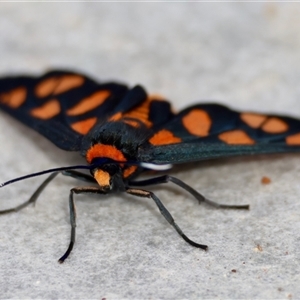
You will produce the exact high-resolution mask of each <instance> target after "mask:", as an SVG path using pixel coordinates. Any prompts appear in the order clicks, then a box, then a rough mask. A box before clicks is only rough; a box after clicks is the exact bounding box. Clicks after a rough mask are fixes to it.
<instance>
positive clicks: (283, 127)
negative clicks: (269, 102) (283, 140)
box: [261, 117, 289, 133]
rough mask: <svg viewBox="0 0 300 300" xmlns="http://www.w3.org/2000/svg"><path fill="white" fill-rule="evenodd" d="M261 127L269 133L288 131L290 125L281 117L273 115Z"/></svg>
mask: <svg viewBox="0 0 300 300" xmlns="http://www.w3.org/2000/svg"><path fill="white" fill-rule="evenodd" d="M261 129H262V130H263V131H265V132H267V133H282V132H285V131H287V130H288V129H289V126H288V124H287V123H286V122H284V121H282V120H281V119H279V118H275V117H272V118H269V119H268V120H267V121H266V123H265V124H264V125H263V126H262V128H261Z"/></svg>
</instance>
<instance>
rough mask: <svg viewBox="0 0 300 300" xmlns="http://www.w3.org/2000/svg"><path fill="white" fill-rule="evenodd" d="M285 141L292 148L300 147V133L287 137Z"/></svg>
mask: <svg viewBox="0 0 300 300" xmlns="http://www.w3.org/2000/svg"><path fill="white" fill-rule="evenodd" d="M285 141H286V143H287V144H288V145H291V146H294V145H300V133H296V134H293V135H290V136H288V137H286V139H285Z"/></svg>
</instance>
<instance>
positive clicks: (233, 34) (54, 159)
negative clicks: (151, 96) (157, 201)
mask: <svg viewBox="0 0 300 300" xmlns="http://www.w3.org/2000/svg"><path fill="white" fill-rule="evenodd" d="M0 56H1V59H0V75H1V77H3V76H7V75H12V74H20V73H22V74H35V75H40V74H42V73H44V72H45V71H47V70H49V69H68V70H77V71H79V72H83V73H85V74H88V75H90V76H92V77H93V78H94V79H96V80H99V81H111V80H115V81H119V82H123V83H126V84H128V85H130V86H133V85H135V84H137V83H139V84H142V85H143V86H144V87H145V88H146V89H147V91H148V92H150V93H159V94H162V95H164V96H165V97H166V98H167V99H169V100H170V101H171V102H172V103H173V105H174V107H175V108H176V109H181V108H183V107H185V106H186V105H190V104H192V103H196V102H201V101H213V102H219V103H223V104H226V105H228V106H230V107H232V108H235V109H237V110H251V111H260V112H270V111H272V112H274V113H277V114H288V115H293V116H298V117H300V101H299V98H300V85H299V81H300V4H299V3H275V2H274V3H269V2H265V3H224V2H220V3H187V2H185V3H173V2H164V3H151V2H148V3H122V2H119V3H85V2H80V3H75V2H74V3H71V2H70V3H49V2H48V3H43V2H42V1H41V2H39V3H22V2H19V3H0ZM0 126H1V128H2V131H1V132H2V133H1V135H0V145H1V146H0V155H1V173H2V175H1V181H4V180H7V179H10V178H12V177H16V176H20V175H21V174H27V173H30V172H35V171H38V170H42V169H46V168H51V167H55V166H62V165H68V164H70V163H72V162H74V160H75V158H77V156H76V155H73V154H68V153H64V152H62V151H61V150H59V149H57V148H55V147H54V146H52V144H51V143H50V142H48V141H46V140H44V139H43V138H41V137H40V136H39V135H38V134H36V133H35V132H33V131H31V130H29V129H27V128H25V127H24V126H22V125H20V124H19V123H18V122H17V121H15V120H12V119H11V118H9V117H8V116H6V115H5V114H4V113H2V112H1V113H0ZM298 165H299V157H297V156H290V157H285V156H275V157H274V158H269V157H259V158H257V159H254V158H253V159H239V160H226V161H225V162H222V163H219V162H213V163H204V164H201V165H200V164H199V165H197V167H196V169H194V168H191V167H180V168H177V169H176V170H175V171H174V173H173V175H176V176H178V177H179V178H181V179H182V180H185V181H186V182H187V183H188V184H190V185H191V186H193V187H195V188H197V189H198V190H200V191H201V192H203V194H205V195H208V197H210V198H213V199H215V200H218V201H220V202H226V201H231V202H234V203H250V204H251V207H252V210H251V211H250V212H238V211H218V210H213V209H211V208H207V207H205V206H201V207H198V205H197V203H196V202H195V201H194V199H191V197H190V196H187V195H186V194H185V193H183V192H182V191H180V190H178V189H173V188H169V187H166V186H163V187H162V188H160V189H158V192H157V193H158V195H159V197H160V198H161V199H163V200H164V203H165V204H166V205H167V206H168V207H169V206H170V210H171V211H172V212H173V213H174V215H175V216H176V220H177V222H178V223H179V224H180V225H182V226H181V227H183V228H184V229H185V230H186V231H187V232H186V233H187V234H189V236H190V237H191V238H194V239H195V240H196V241H199V242H201V243H207V244H209V246H210V250H209V252H207V253H202V252H199V250H197V249H191V248H190V247H189V246H188V245H187V244H185V243H184V242H182V240H181V239H180V238H179V237H178V236H177V234H176V233H175V232H173V230H172V228H170V226H169V225H168V224H167V223H166V222H165V221H164V220H163V219H162V218H161V216H160V215H159V213H158V212H157V210H156V208H155V207H154V206H153V205H152V203H148V202H147V201H144V202H143V201H139V200H137V199H133V200H132V199H129V197H125V200H124V199H122V198H124V197H123V196H122V197H121V196H120V195H118V196H115V197H110V198H109V199H110V200H111V201H103V202H102V201H101V202H99V201H97V197H93V196H92V197H89V196H86V197H82V199H83V198H84V200H83V201H79V203H78V206H80V209H79V208H78V211H79V214H80V218H81V220H80V221H79V223H80V229H79V233H78V238H77V244H76V246H75V249H74V252H73V253H72V255H71V257H70V259H69V260H68V261H66V263H65V264H64V265H63V266H60V265H58V264H57V262H56V259H57V258H59V256H60V255H61V254H62V253H63V252H64V250H65V247H66V246H67V241H68V238H69V225H68V222H69V221H68V203H67V198H68V190H69V189H70V188H71V187H72V186H74V185H76V184H78V182H75V183H74V182H72V180H70V179H66V178H60V179H57V180H56V181H55V182H54V183H53V185H52V186H51V187H49V189H47V191H48V192H45V196H44V195H42V196H41V200H40V201H39V202H38V203H37V205H36V207H35V208H31V207H29V208H27V209H25V210H24V211H22V212H19V213H17V214H14V215H9V216H1V218H0V226H1V228H2V230H1V232H0V253H1V254H0V261H1V270H0V275H1V277H0V290H1V294H2V296H0V298H82V299H83V298H97V299H102V298H106V299H121V298H126V299H129V298H130V299H151V298H154V299H158V298H160V299H182V298H189V299H197V298H198V299H199V298H232V299H233V298H236V299H241V298H251V299H255V298H265V299H267V298H268V299H274V298H282V299H286V298H288V299H291V298H297V297H299V293H300V289H299V286H298V283H299V280H300V278H299V275H298V274H299V271H298V264H299V258H300V254H299V253H298V252H299V246H300V245H299V227H300V223H299V220H300V217H299V213H298V214H297V212H299V210H297V209H298V208H299V205H298V198H299V195H300V187H299V183H298V181H299V180H298V178H299V169H300V168H299V167H298ZM297 171H298V172H297ZM263 175H267V176H270V177H271V179H272V184H271V185H270V186H268V187H262V186H261V184H260V178H261V177H262V176H263ZM39 180H40V181H41V179H39ZM39 180H38V179H37V180H33V181H31V182H33V183H32V185H31V183H30V182H23V183H19V184H17V185H15V186H14V187H11V188H8V189H7V191H6V190H5V192H4V191H2V190H1V193H2V192H3V197H1V196H0V197H1V198H3V199H4V200H5V201H3V203H4V204H3V203H1V206H0V207H1V208H2V207H3V208H4V207H8V206H10V205H11V206H12V205H13V203H14V201H19V202H20V201H21V200H22V199H26V197H28V196H29V195H30V193H31V192H32V189H33V187H34V186H35V185H38V182H39ZM86 198H91V199H92V200H86ZM9 199H11V200H9ZM48 200H49V201H48ZM1 202H2V201H1ZM140 202H142V204H141V203H140ZM2 205H3V206H2ZM5 205H6V206H5ZM99 206H100V207H99ZM258 245H259V247H258ZM261 249H263V250H262V251H261ZM232 270H235V271H232Z"/></svg>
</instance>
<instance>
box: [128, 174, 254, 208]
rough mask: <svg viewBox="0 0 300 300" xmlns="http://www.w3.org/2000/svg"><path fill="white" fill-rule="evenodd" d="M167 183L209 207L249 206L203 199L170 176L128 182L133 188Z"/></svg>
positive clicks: (190, 188) (247, 206) (187, 186)
mask: <svg viewBox="0 0 300 300" xmlns="http://www.w3.org/2000/svg"><path fill="white" fill-rule="evenodd" d="M168 182H173V183H175V184H176V185H178V186H180V187H181V188H183V189H184V190H186V191H187V192H189V193H190V194H192V195H193V196H194V197H195V198H196V199H197V200H198V201H199V203H201V202H205V203H207V204H209V205H212V206H214V207H217V208H229V209H249V205H247V204H245V205H227V204H219V203H217V202H214V201H211V200H209V199H207V198H205V197H204V196H203V195H201V194H200V193H199V192H197V191H196V190H194V189H193V188H192V187H190V186H189V185H187V184H186V183H184V182H183V181H181V180H180V179H178V178H176V177H173V176H170V175H163V176H159V177H154V178H150V179H146V180H141V181H130V182H129V185H133V186H148V185H154V184H160V183H168Z"/></svg>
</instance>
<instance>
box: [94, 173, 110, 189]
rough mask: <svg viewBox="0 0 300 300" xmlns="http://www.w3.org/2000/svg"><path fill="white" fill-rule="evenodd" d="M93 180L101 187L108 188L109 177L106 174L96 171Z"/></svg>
mask: <svg viewBox="0 0 300 300" xmlns="http://www.w3.org/2000/svg"><path fill="white" fill-rule="evenodd" d="M94 178H95V179H96V180H97V182H98V184H99V185H100V186H101V187H103V186H110V175H109V173H108V172H105V171H103V170H101V169H98V170H96V171H95V173H94Z"/></svg>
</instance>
